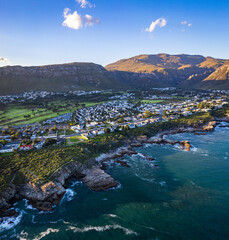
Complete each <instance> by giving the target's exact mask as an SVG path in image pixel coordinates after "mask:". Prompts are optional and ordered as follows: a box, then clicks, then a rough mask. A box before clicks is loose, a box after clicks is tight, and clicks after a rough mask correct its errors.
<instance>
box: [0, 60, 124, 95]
mask: <svg viewBox="0 0 229 240" xmlns="http://www.w3.org/2000/svg"><path fill="white" fill-rule="evenodd" d="M117 87H118V88H122V87H123V84H122V83H121V82H120V81H119V80H118V79H114V77H113V74H112V73H110V72H109V71H107V70H106V69H105V68H104V67H102V66H100V65H97V64H94V63H69V64H59V65H47V66H35V67H22V66H7V67H1V68H0V95H5V94H17V93H22V92H25V91H35V90H47V91H60V92H61V91H62V92H63V91H70V90H71V91H72V90H78V89H80V90H81V89H83V90H99V89H110V88H113V89H115V88H117Z"/></svg>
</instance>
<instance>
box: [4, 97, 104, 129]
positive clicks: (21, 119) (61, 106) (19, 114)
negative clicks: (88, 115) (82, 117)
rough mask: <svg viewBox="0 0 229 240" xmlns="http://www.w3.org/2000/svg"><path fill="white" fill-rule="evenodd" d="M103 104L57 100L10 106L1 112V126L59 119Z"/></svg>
mask: <svg viewBox="0 0 229 240" xmlns="http://www.w3.org/2000/svg"><path fill="white" fill-rule="evenodd" d="M101 103H104V101H102V102H80V103H77V102H74V101H72V102H71V101H70V102H69V101H67V100H62V101H61V100H56V101H50V102H46V101H43V102H42V104H41V105H38V104H32V103H31V104H30V105H27V104H24V103H21V104H9V105H8V106H7V107H5V108H3V109H2V110H0V126H5V125H21V124H29V123H35V122H42V121H44V120H47V119H50V118H54V117H57V116H59V115H62V114H66V113H70V112H74V111H75V110H76V109H78V108H82V107H89V106H94V105H97V104H101Z"/></svg>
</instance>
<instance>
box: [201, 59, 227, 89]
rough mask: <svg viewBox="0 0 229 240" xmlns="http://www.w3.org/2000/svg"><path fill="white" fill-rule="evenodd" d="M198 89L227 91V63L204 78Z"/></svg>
mask: <svg viewBox="0 0 229 240" xmlns="http://www.w3.org/2000/svg"><path fill="white" fill-rule="evenodd" d="M200 87H203V88H217V89H229V61H227V62H226V63H224V64H223V65H222V66H221V67H219V68H217V69H216V70H215V71H214V72H213V73H212V74H210V75H209V76H208V77H207V78H205V79H204V80H203V81H202V82H201V83H200Z"/></svg>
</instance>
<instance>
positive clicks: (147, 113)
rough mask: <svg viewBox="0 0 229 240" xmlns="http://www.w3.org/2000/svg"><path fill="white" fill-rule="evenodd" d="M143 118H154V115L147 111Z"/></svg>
mask: <svg viewBox="0 0 229 240" xmlns="http://www.w3.org/2000/svg"><path fill="white" fill-rule="evenodd" d="M143 116H144V117H145V118H149V117H152V116H153V113H152V112H150V111H149V110H146V111H145V112H144V113H143Z"/></svg>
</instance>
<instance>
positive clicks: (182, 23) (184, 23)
mask: <svg viewBox="0 0 229 240" xmlns="http://www.w3.org/2000/svg"><path fill="white" fill-rule="evenodd" d="M180 24H181V25H187V26H188V27H191V26H192V24H191V23H188V22H187V21H183V22H181V23H180Z"/></svg>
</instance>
